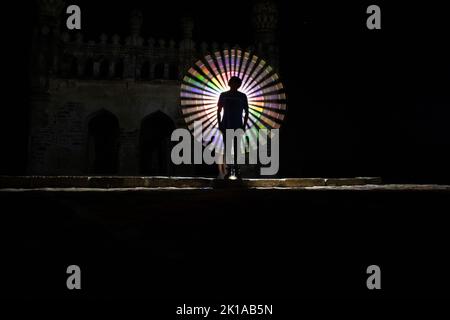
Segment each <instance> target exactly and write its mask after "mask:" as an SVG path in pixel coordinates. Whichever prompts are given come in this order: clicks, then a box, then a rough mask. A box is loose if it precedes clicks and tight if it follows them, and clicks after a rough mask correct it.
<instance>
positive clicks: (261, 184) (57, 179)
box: [0, 176, 381, 189]
mask: <svg viewBox="0 0 450 320" xmlns="http://www.w3.org/2000/svg"><path fill="white" fill-rule="evenodd" d="M367 184H381V178H377V177H357V178H330V179H328V178H285V179H243V180H234V181H232V180H217V179H213V178H201V177H143V176H0V188H4V189H5V188H21V189H35V188H101V189H110V188H194V189H201V188H295V187H315V186H317V187H320V186H354V185H367Z"/></svg>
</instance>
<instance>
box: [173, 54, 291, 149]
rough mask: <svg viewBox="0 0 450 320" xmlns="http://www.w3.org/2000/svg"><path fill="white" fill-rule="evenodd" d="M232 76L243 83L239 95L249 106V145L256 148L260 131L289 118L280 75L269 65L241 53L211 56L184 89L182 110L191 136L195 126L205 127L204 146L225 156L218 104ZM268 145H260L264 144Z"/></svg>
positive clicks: (191, 71) (186, 79)
mask: <svg viewBox="0 0 450 320" xmlns="http://www.w3.org/2000/svg"><path fill="white" fill-rule="evenodd" d="M232 76H237V77H239V78H241V79H242V86H241V88H240V89H239V91H241V92H243V93H245V94H246V95H247V98H248V104H249V120H248V123H247V127H246V132H248V137H249V145H250V146H251V147H253V148H256V146H257V143H258V138H259V139H260V140H261V138H262V135H261V136H259V130H260V129H278V128H280V126H281V123H282V121H283V119H284V117H285V115H286V94H285V89H284V86H283V84H282V83H281V81H280V78H279V76H278V74H277V73H276V72H275V71H274V70H273V68H272V67H271V66H270V65H268V63H267V62H266V61H264V60H263V59H261V58H259V57H257V56H256V55H254V54H252V53H250V52H245V51H242V50H240V49H226V50H223V51H217V52H215V53H214V54H209V55H207V56H205V57H204V58H203V59H201V60H199V61H197V62H196V63H195V65H194V66H193V67H191V68H190V69H189V70H188V72H187V74H186V75H185V77H184V78H183V83H182V85H181V109H182V113H183V116H184V119H185V121H186V123H187V125H188V127H189V130H190V131H191V132H194V123H195V122H196V121H200V122H201V123H202V131H203V132H202V134H201V135H200V134H197V135H196V136H195V138H196V139H197V140H200V139H201V142H202V143H203V145H204V146H213V147H215V148H217V149H216V150H218V151H219V152H221V153H222V152H223V139H222V135H221V134H220V132H219V130H218V123H217V102H218V100H219V96H220V94H221V93H222V92H224V91H228V90H229V87H228V80H229V79H230V78H231V77H232ZM261 142H262V143H264V141H260V143H261Z"/></svg>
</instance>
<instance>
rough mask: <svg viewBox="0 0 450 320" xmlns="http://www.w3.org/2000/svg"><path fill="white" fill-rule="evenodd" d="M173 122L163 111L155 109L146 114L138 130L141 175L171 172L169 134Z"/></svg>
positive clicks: (167, 173) (165, 174)
mask: <svg viewBox="0 0 450 320" xmlns="http://www.w3.org/2000/svg"><path fill="white" fill-rule="evenodd" d="M173 130H175V124H174V123H173V121H172V119H170V118H169V117H168V116H167V115H166V114H165V113H163V112H161V111H157V112H155V113H152V114H150V115H148V116H146V117H145V118H144V119H143V120H142V123H141V132H140V171H141V174H143V175H163V176H167V175H170V173H171V163H172V162H171V160H170V153H171V141H170V136H171V135H172V132H173Z"/></svg>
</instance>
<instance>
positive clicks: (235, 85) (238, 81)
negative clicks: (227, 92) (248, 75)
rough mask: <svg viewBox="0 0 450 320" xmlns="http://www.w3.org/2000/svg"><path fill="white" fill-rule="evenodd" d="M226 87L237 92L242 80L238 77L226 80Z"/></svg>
mask: <svg viewBox="0 0 450 320" xmlns="http://www.w3.org/2000/svg"><path fill="white" fill-rule="evenodd" d="M228 85H229V86H230V89H231V90H233V91H237V89H239V87H240V86H241V85H242V80H241V79H240V78H239V77H236V76H233V77H231V78H230V80H228Z"/></svg>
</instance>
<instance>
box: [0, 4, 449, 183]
mask: <svg viewBox="0 0 450 320" xmlns="http://www.w3.org/2000/svg"><path fill="white" fill-rule="evenodd" d="M73 3H78V4H79V5H80V6H81V7H82V15H83V18H82V23H83V26H82V28H83V33H85V34H86V35H87V36H86V38H87V39H92V40H98V39H99V36H100V34H101V33H103V32H105V33H107V34H109V35H110V36H111V35H112V34H114V33H118V34H120V35H122V36H125V35H126V34H127V32H128V30H129V22H128V21H129V11H130V10H131V9H133V8H141V9H142V10H143V11H144V26H143V32H142V33H143V35H144V36H145V38H147V37H149V36H154V37H155V38H159V37H164V38H166V39H170V38H173V39H179V38H180V24H179V19H180V17H181V16H182V15H183V14H191V15H192V16H194V18H195V23H196V29H195V39H194V40H196V41H197V42H198V43H199V42H201V41H204V40H205V41H217V42H219V43H224V42H226V43H229V44H240V45H241V46H242V47H245V46H246V45H248V44H250V43H251V41H252V34H253V30H252V25H251V5H252V4H251V1H235V0H230V1H227V2H209V1H190V2H183V3H182V4H179V3H176V2H173V1H164V2H156V1H126V2H124V3H121V2H119V1H117V2H114V3H110V2H106V1H95V2H93V1H75V2H73ZM369 4H371V3H369V2H360V3H355V2H352V3H335V2H331V1H329V2H324V1H319V2H316V1H314V2H312V1H305V2H303V1H300V2H299V1H295V2H291V1H289V2H288V1H281V2H280V3H279V10H280V17H279V34H278V41H279V45H280V50H281V75H282V78H283V81H284V82H285V84H286V86H287V90H288V91H287V93H288V98H289V105H288V106H289V113H288V119H287V122H286V123H285V126H284V127H283V136H282V150H281V152H282V154H281V171H280V174H281V175H282V176H290V177H292V176H303V177H307V176H335V177H343V176H374V175H375V176H382V177H383V178H384V179H385V181H388V182H391V181H392V182H430V183H434V182H436V183H445V182H447V183H448V182H449V179H450V177H449V172H450V170H448V169H447V163H448V162H449V160H450V158H449V151H448V150H449V148H448V144H449V139H448V137H449V136H450V135H449V130H450V129H449V126H448V125H447V122H448V118H449V110H448V109H449V108H448V106H449V105H450V103H449V102H450V97H449V92H448V85H449V74H450V71H449V70H450V66H449V62H448V53H449V52H448V51H449V49H448V45H447V42H446V39H447V38H448V31H447V30H448V29H449V28H448V23H447V21H448V18H447V16H446V11H445V10H444V9H445V8H444V7H443V6H442V5H441V4H437V3H432V2H427V3H426V4H425V3H409V2H395V3H392V2H389V3H384V2H378V5H380V6H381V7H382V30H368V29H367V28H366V19H367V14H366V13H365V10H366V8H367V6H368V5H369ZM9 6H10V5H7V6H6V8H5V9H4V10H3V11H4V12H5V18H6V19H5V20H3V22H4V23H5V22H6V23H5V27H4V28H3V32H4V33H5V37H4V43H5V45H6V46H5V48H4V49H3V53H6V56H5V58H4V59H3V61H4V62H5V64H4V67H5V68H6V70H7V73H6V74H5V77H4V78H5V84H4V88H7V90H6V91H5V94H6V96H5V99H4V102H5V107H4V110H3V111H4V113H3V117H2V118H3V120H4V121H5V125H6V126H5V125H4V126H2V128H3V129H6V130H5V133H4V134H3V135H2V138H3V139H4V140H5V143H4V146H5V148H3V150H4V152H2V153H3V154H2V161H5V165H3V166H1V173H2V174H23V173H25V168H26V153H27V152H26V150H27V115H28V113H27V112H28V108H29V106H28V100H27V97H28V92H29V85H28V83H29V82H28V74H27V71H28V67H29V66H28V64H29V63H28V61H29V53H30V52H29V50H30V45H31V41H30V37H31V25H32V21H33V19H34V18H35V10H33V6H32V5H30V6H21V7H15V8H11V9H9ZM8 12H9V14H8ZM11 17H12V18H13V19H9V18H11ZM6 98H9V99H6ZM6 101H8V102H6Z"/></svg>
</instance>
